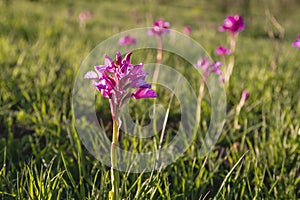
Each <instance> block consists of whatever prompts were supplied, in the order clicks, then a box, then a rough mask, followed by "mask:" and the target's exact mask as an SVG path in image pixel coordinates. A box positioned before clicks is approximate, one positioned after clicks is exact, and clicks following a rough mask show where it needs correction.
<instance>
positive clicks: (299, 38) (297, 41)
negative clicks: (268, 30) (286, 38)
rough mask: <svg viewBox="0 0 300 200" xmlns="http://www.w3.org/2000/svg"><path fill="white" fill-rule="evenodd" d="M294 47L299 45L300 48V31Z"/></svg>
mask: <svg viewBox="0 0 300 200" xmlns="http://www.w3.org/2000/svg"><path fill="white" fill-rule="evenodd" d="M293 46H294V47H298V49H299V50H300V33H299V34H298V39H297V40H295V41H294V42H293Z"/></svg>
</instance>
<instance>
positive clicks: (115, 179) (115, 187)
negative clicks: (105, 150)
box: [110, 118, 120, 200]
mask: <svg viewBox="0 0 300 200" xmlns="http://www.w3.org/2000/svg"><path fill="white" fill-rule="evenodd" d="M118 135H119V126H118V118H114V119H113V137H112V143H111V152H110V153H111V184H112V190H111V191H110V200H119V199H120V197H119V173H118V170H116V166H117V144H118Z"/></svg>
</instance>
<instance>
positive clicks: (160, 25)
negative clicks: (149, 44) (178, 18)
mask: <svg viewBox="0 0 300 200" xmlns="http://www.w3.org/2000/svg"><path fill="white" fill-rule="evenodd" d="M169 27H170V23H169V22H166V21H164V20H163V19H160V20H157V21H155V22H153V27H151V29H150V30H149V31H148V35H157V36H161V35H162V34H163V33H169V32H170V30H169Z"/></svg>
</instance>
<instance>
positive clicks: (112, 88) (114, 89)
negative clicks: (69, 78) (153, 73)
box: [84, 52, 156, 106]
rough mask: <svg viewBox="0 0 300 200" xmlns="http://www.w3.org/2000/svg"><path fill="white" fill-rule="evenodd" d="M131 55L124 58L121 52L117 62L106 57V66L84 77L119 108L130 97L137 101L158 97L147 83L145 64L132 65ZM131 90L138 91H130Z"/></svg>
mask: <svg viewBox="0 0 300 200" xmlns="http://www.w3.org/2000/svg"><path fill="white" fill-rule="evenodd" d="M131 55H132V53H131V52H129V53H127V54H126V55H125V57H124V58H122V55H121V54H120V52H117V53H116V61H113V60H112V59H111V58H110V57H108V56H105V65H99V66H95V71H89V72H87V73H86V74H85V76H84V78H85V79H90V80H92V83H93V86H94V88H95V89H96V90H97V91H99V92H100V93H101V94H102V96H103V97H104V98H110V99H114V101H115V102H114V103H115V105H117V106H120V105H121V103H122V102H124V101H125V100H127V99H129V98H130V97H132V98H135V99H141V98H155V97H156V93H155V92H154V91H153V90H151V89H150V88H151V85H150V84H148V83H147V82H146V81H145V78H146V75H147V74H148V73H147V72H145V71H142V67H143V65H144V64H143V63H140V64H138V65H132V64H131V63H130V58H131ZM130 88H131V89H134V90H136V91H134V92H130V91H128V90H129V89H130Z"/></svg>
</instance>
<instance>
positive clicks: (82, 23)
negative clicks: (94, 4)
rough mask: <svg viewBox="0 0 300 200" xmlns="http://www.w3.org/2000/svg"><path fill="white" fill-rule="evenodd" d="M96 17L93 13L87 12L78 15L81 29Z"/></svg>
mask: <svg viewBox="0 0 300 200" xmlns="http://www.w3.org/2000/svg"><path fill="white" fill-rule="evenodd" d="M93 17H94V15H93V13H91V12H89V11H86V12H81V13H79V15H78V21H79V24H80V26H81V27H84V26H85V22H86V20H90V19H93Z"/></svg>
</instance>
